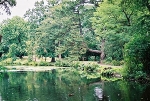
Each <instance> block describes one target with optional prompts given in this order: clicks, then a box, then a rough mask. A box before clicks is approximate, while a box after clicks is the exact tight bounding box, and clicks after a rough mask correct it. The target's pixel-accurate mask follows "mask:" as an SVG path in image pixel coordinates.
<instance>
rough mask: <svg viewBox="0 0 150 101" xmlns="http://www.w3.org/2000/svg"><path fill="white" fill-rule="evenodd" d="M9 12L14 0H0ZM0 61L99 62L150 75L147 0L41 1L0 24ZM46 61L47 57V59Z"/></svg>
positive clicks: (149, 0) (130, 72)
mask: <svg viewBox="0 0 150 101" xmlns="http://www.w3.org/2000/svg"><path fill="white" fill-rule="evenodd" d="M0 5H1V6H2V7H4V8H5V11H6V13H8V14H10V9H9V6H8V5H10V6H15V5H16V2H15V0H10V1H9V2H8V1H7V0H2V1H1V0H0ZM0 36H1V44H0V59H1V61H4V60H6V59H8V58H9V59H10V58H11V59H12V60H13V61H15V60H17V59H18V58H20V59H22V58H23V57H24V56H27V57H28V61H36V59H35V57H50V58H51V59H52V60H51V62H55V61H57V60H72V61H79V60H80V61H84V60H86V61H88V60H89V61H91V60H92V61H99V63H106V64H107V63H108V64H111V63H112V64H114V65H123V64H124V65H125V66H124V70H125V73H126V74H127V75H128V74H135V75H139V74H142V75H145V74H150V0H47V1H40V2H35V5H34V8H33V9H29V10H28V11H26V13H25V14H24V18H21V17H19V16H15V17H13V18H11V19H7V20H4V21H3V22H1V23H0ZM49 62H50V61H49Z"/></svg>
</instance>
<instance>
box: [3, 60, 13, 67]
mask: <svg viewBox="0 0 150 101" xmlns="http://www.w3.org/2000/svg"><path fill="white" fill-rule="evenodd" d="M12 64H13V59H12V58H7V59H5V60H2V61H1V62H0V65H4V66H6V65H12Z"/></svg>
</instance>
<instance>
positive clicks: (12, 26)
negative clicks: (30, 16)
mask: <svg viewBox="0 0 150 101" xmlns="http://www.w3.org/2000/svg"><path fill="white" fill-rule="evenodd" d="M27 33H28V27H27V22H26V21H25V20H24V19H22V18H20V17H18V16H15V17H13V18H12V19H8V20H6V21H5V22H4V23H3V24H2V26H1V34H2V36H3V37H2V38H3V41H2V43H1V47H2V51H3V53H8V57H20V58H22V56H24V55H25V53H26V40H27Z"/></svg>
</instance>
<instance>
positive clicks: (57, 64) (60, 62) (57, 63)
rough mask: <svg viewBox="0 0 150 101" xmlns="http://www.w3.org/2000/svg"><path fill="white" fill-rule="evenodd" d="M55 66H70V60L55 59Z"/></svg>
mask: <svg viewBox="0 0 150 101" xmlns="http://www.w3.org/2000/svg"><path fill="white" fill-rule="evenodd" d="M55 66H58V67H70V66H71V62H70V61H67V60H58V61H56V63H55Z"/></svg>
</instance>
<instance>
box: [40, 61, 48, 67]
mask: <svg viewBox="0 0 150 101" xmlns="http://www.w3.org/2000/svg"><path fill="white" fill-rule="evenodd" d="M38 65H39V66H49V63H48V62H45V61H40V62H39V64H38Z"/></svg>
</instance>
